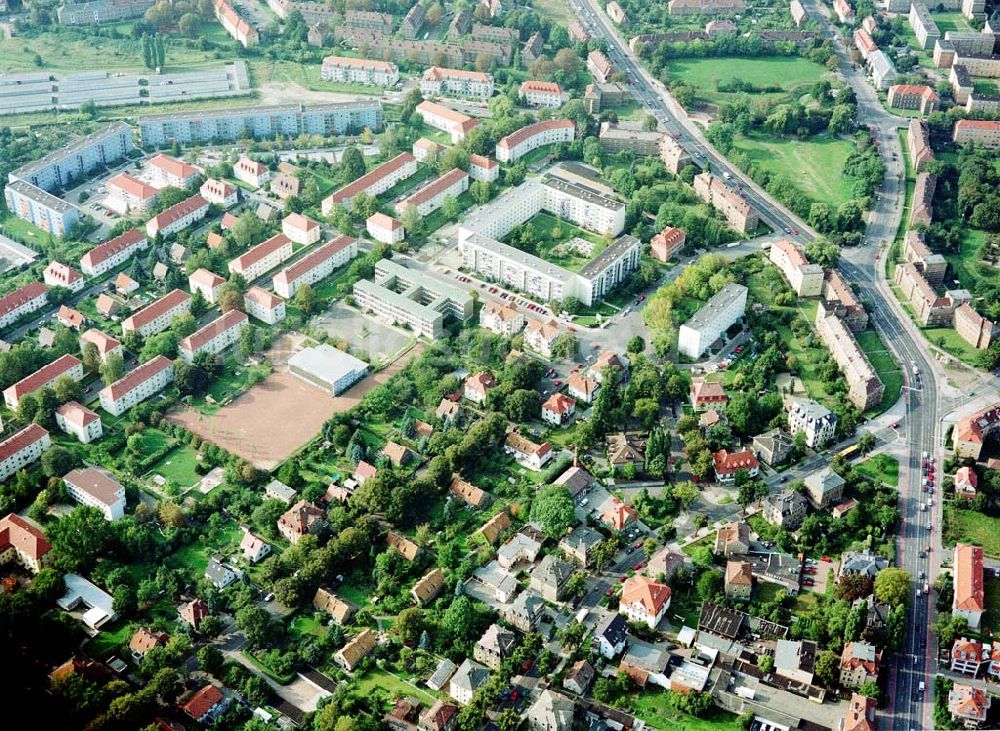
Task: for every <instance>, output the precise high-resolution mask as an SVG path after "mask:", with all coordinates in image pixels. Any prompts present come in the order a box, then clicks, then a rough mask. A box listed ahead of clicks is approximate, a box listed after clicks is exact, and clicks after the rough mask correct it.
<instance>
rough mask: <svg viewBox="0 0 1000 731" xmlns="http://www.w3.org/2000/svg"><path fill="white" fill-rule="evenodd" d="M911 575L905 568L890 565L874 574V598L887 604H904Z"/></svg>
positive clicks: (907, 597) (906, 600)
mask: <svg viewBox="0 0 1000 731" xmlns="http://www.w3.org/2000/svg"><path fill="white" fill-rule="evenodd" d="M911 581H912V577H911V576H910V573H909V572H908V571H906V569H901V568H896V567H892V566H890V567H889V568H887V569H883V570H882V571H880V572H879V573H878V574H877V575H876V576H875V598H876V599H878V600H879V601H880V602H883V603H885V604H888V605H889V606H892V607H894V606H896V605H904V606H905V605H906V604H907V602H908V601H909V598H910V582H911Z"/></svg>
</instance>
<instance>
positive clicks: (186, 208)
mask: <svg viewBox="0 0 1000 731" xmlns="http://www.w3.org/2000/svg"><path fill="white" fill-rule="evenodd" d="M207 215H208V201H207V200H205V199H204V198H202V197H201V196H200V195H199V194H197V193H195V194H194V195H193V196H191V197H190V198H186V199H184V200H182V201H181V202H180V203H175V204H174V205H172V206H170V208H168V209H167V210H165V211H163V212H162V213H159V214H157V215H155V216H153V217H152V218H151V219H149V220H148V221H146V235H147V236H149V238H153V237H154V236H156V234H160V236H170V235H171V234H175V233H177V232H178V231H183V230H184V229H186V228H187V227H188V226H190V225H191V224H194V223H197V222H198V221H200V220H202V219H203V218H204V217H205V216H207Z"/></svg>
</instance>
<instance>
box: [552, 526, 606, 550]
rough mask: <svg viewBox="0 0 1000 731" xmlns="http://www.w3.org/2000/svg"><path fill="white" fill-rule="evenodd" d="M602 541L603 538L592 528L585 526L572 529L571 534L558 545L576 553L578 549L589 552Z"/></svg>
mask: <svg viewBox="0 0 1000 731" xmlns="http://www.w3.org/2000/svg"><path fill="white" fill-rule="evenodd" d="M603 540H604V536H603V535H602V534H600V533H598V532H597V531H596V530H594V529H593V528H590V527H588V526H585V525H578V526H577V527H576V528H574V529H573V532H572V533H570V534H569V535H568V536H566V537H565V538H563V539H562V540H561V541H560V542H559V543H560V545H563V544H565V545H566V546H567V547H569V548H571V549H572V550H574V551H578V550H580V549H583V550H585V551H589V550H590V549H591V548H593V547H594V546H596V545H597V544H598V543H600V542H601V541H603Z"/></svg>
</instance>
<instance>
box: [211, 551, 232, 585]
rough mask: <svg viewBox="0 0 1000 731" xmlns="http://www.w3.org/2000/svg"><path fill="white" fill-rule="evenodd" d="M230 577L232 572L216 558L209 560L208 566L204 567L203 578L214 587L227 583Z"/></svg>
mask: <svg viewBox="0 0 1000 731" xmlns="http://www.w3.org/2000/svg"><path fill="white" fill-rule="evenodd" d="M232 575H233V572H232V570H231V569H230V568H229V567H228V566H225V565H224V564H223V563H222V561H220V560H219V559H218V558H214V557H213V558H211V559H210V560H209V562H208V566H206V567H205V578H206V579H208V580H209V581H211V582H212V583H213V584H215V585H216V586H219V585H220V584H224V583H226V582H227V581H229V580H230V577H231V576H232Z"/></svg>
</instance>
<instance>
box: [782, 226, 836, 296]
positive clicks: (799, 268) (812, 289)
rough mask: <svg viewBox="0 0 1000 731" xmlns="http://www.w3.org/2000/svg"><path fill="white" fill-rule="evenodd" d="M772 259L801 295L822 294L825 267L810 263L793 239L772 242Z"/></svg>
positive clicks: (796, 292) (795, 290)
mask: <svg viewBox="0 0 1000 731" xmlns="http://www.w3.org/2000/svg"><path fill="white" fill-rule="evenodd" d="M770 259H771V263H772V264H774V265H775V266H776V267H778V269H780V270H781V273H782V274H784V275H785V279H787V280H788V283H789V284H790V285H791V286H792V289H793V290H794V292H795V294H797V295H798V296H799V297H819V296H820V294H822V292H823V267H821V266H820V265H819V264H810V263H809V260H808V259H806V256H805V254H804V253H803V252H802V250H801V249H800V248H799V247H797V246H796V245H795V244H793V243H792V242H791V241H786V240H781V241H775V242H774V243H773V244H771V252H770Z"/></svg>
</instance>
